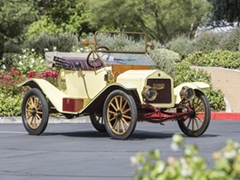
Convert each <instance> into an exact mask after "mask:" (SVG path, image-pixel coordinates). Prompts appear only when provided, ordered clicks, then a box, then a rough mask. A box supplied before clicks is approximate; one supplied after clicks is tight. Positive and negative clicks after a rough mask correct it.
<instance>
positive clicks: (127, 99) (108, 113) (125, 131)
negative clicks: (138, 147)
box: [103, 90, 137, 140]
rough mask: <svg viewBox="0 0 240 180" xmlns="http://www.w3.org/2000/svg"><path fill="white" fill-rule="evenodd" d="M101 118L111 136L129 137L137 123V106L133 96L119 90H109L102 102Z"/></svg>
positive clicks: (116, 137)
mask: <svg viewBox="0 0 240 180" xmlns="http://www.w3.org/2000/svg"><path fill="white" fill-rule="evenodd" d="M103 120H104V123H105V127H106V130H107V133H108V134H109V135H110V136H111V137H112V138H114V139H120V140H123V139H127V138H129V136H131V134H132V133H133V132H134V130H135V127H136V123H137V107H136V104H135V101H134V99H133V97H132V96H131V95H129V94H127V93H125V92H124V91H121V90H114V91H113V92H111V93H110V94H109V95H108V96H107V98H106V100H105V102H104V106H103ZM116 127H117V128H116Z"/></svg>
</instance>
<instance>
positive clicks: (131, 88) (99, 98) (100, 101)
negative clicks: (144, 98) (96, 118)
mask: <svg viewBox="0 0 240 180" xmlns="http://www.w3.org/2000/svg"><path fill="white" fill-rule="evenodd" d="M117 89H118V90H122V91H125V92H127V93H130V94H131V95H132V96H133V98H134V99H135V101H136V102H140V99H139V96H138V93H137V86H136V85H134V84H132V83H130V82H124V83H112V84H109V85H108V86H106V87H105V88H104V89H102V91H100V92H99V93H98V94H97V95H96V96H95V97H94V98H93V99H92V100H91V101H90V102H89V104H88V105H87V106H86V107H84V109H82V110H81V112H80V113H83V114H92V113H93V112H102V108H103V105H104V102H105V99H106V97H107V96H108V95H109V94H110V93H111V92H112V91H114V90H117Z"/></svg>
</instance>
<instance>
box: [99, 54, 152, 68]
mask: <svg viewBox="0 0 240 180" xmlns="http://www.w3.org/2000/svg"><path fill="white" fill-rule="evenodd" d="M98 54H99V56H100V57H101V59H102V60H103V61H104V62H105V63H106V64H107V65H112V64H115V65H121V64H122V65H147V66H154V62H153V61H152V60H151V58H150V57H149V56H148V55H147V54H128V53H111V52H99V53H98Z"/></svg>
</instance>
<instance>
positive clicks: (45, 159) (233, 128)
mask: <svg viewBox="0 0 240 180" xmlns="http://www.w3.org/2000/svg"><path fill="white" fill-rule="evenodd" d="M73 122H74V121H73ZM75 122H76V123H65V121H62V123H52V122H51V121H50V123H49V124H48V127H47V129H46V131H45V132H44V134H42V135H40V136H31V135H28V134H27V132H26V131H25V129H24V127H23V125H22V124H21V123H1V124H0V179H8V180H23V179H24V180H28V179H31V180H32V179H34V180H40V179H44V180H55V179H58V180H59V179H60V180H65V179H67V180H72V179H77V180H130V179H133V178H132V176H133V173H134V171H135V167H132V166H131V162H130V157H131V156H134V155H135V154H136V153H137V152H139V151H149V150H151V149H156V148H158V149H160V151H161V155H162V157H163V159H164V160H166V159H167V157H169V156H178V157H179V156H181V155H182V152H181V151H177V152H176V151H172V150H171V148H170V144H171V141H172V139H171V138H172V135H173V134H174V133H181V131H180V129H179V127H178V125H177V122H171V121H170V122H166V123H165V125H164V126H162V125H159V124H151V123H147V122H143V123H138V124H137V127H136V129H135V132H134V134H133V135H132V137H131V138H130V139H128V140H113V139H111V138H110V137H109V136H108V134H106V133H99V132H97V131H96V130H95V129H94V128H93V127H92V125H91V124H90V123H79V122H84V121H81V120H79V119H78V121H75ZM239 127H240V121H231V120H228V121H222V120H213V121H212V122H211V123H210V126H209V128H208V129H207V131H206V132H205V133H204V134H203V135H202V136H201V137H198V138H190V137H186V138H185V142H186V144H196V145H198V147H199V150H200V154H201V155H202V156H203V157H205V158H206V159H207V161H208V164H209V166H210V167H211V166H213V158H212V155H211V153H212V152H213V151H218V150H220V149H221V148H223V147H224V145H225V144H226V141H227V140H228V139H232V140H234V141H237V142H240V138H239Z"/></svg>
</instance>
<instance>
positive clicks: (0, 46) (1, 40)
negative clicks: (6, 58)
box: [0, 33, 5, 65]
mask: <svg viewBox="0 0 240 180" xmlns="http://www.w3.org/2000/svg"><path fill="white" fill-rule="evenodd" d="M4 42H5V40H4V35H3V34H2V33H0V59H2V56H3V53H4ZM0 65H1V64H0Z"/></svg>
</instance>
